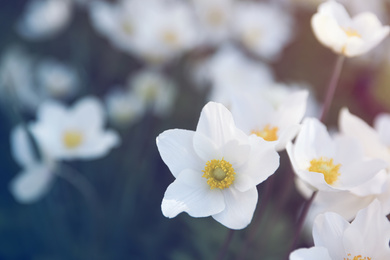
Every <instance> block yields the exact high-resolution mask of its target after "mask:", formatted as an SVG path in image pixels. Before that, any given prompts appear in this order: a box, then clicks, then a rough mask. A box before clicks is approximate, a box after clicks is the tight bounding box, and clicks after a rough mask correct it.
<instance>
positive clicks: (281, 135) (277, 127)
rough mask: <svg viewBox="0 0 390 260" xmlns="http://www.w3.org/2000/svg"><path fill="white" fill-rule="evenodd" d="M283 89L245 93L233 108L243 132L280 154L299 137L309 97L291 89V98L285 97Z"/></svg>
mask: <svg viewBox="0 0 390 260" xmlns="http://www.w3.org/2000/svg"><path fill="white" fill-rule="evenodd" d="M280 88H281V89H282V90H285V87H284V86H281V85H274V86H270V87H267V88H265V89H262V90H260V91H258V92H246V93H242V94H241V95H237V96H236V98H235V99H234V101H233V103H232V106H231V111H232V114H233V117H234V119H235V122H236V124H237V126H238V127H239V128H240V129H241V130H243V131H244V132H245V133H246V134H248V135H249V134H252V135H255V136H258V137H260V138H263V139H264V140H266V141H269V142H272V143H274V144H275V147H276V150H277V151H282V150H284V149H285V147H286V145H287V143H288V142H290V141H291V140H292V139H293V138H294V137H295V136H296V135H297V134H298V132H299V129H300V122H301V120H302V118H303V116H304V114H305V111H306V100H307V97H308V91H307V90H292V89H289V91H288V93H289V95H284V94H281V93H280V91H282V90H281V89H280ZM286 91H287V90H286ZM259 92H260V93H259ZM273 92H276V93H274V95H273ZM282 96H283V97H282Z"/></svg>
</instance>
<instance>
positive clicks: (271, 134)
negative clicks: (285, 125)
mask: <svg viewBox="0 0 390 260" xmlns="http://www.w3.org/2000/svg"><path fill="white" fill-rule="evenodd" d="M278 130H279V128H277V127H272V128H271V126H270V125H266V126H265V127H264V128H263V130H252V132H251V134H255V135H257V136H259V137H261V138H263V139H264V140H266V141H276V140H278Z"/></svg>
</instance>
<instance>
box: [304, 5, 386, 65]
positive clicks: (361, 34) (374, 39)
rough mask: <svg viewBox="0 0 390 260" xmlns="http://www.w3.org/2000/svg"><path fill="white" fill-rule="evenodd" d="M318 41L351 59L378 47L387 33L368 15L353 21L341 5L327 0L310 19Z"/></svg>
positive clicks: (372, 16) (355, 18) (383, 27)
mask: <svg viewBox="0 0 390 260" xmlns="http://www.w3.org/2000/svg"><path fill="white" fill-rule="evenodd" d="M311 24H312V28H313V31H314V34H315V35H316V37H317V39H318V40H319V41H320V42H321V43H322V44H323V45H325V46H327V47H329V48H331V49H332V50H333V51H334V52H336V53H338V54H342V55H345V56H347V57H354V56H359V55H361V54H364V53H366V52H368V51H370V50H371V49H372V48H374V47H375V46H376V45H378V44H379V43H380V42H381V41H382V40H383V39H384V38H385V37H386V36H387V35H388V34H389V30H390V28H389V26H382V24H381V22H380V21H379V20H378V18H377V17H376V16H375V15H374V14H372V13H368V12H364V13H360V14H359V15H356V16H354V17H353V18H352V19H351V17H350V16H349V14H348V13H347V11H346V10H345V8H344V6H342V5H341V4H339V3H337V2H336V1H333V0H329V1H327V2H325V3H323V4H321V5H320V6H319V7H318V12H317V13H316V14H314V15H313V17H312V20H311Z"/></svg>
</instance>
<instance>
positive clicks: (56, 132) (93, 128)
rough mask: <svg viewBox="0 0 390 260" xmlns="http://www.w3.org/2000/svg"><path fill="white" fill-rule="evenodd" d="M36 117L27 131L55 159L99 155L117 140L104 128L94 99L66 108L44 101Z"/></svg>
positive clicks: (117, 139)
mask: <svg viewBox="0 0 390 260" xmlns="http://www.w3.org/2000/svg"><path fill="white" fill-rule="evenodd" d="M37 117H38V118H37V122H35V123H33V124H32V125H31V131H32V133H33V135H34V137H35V138H36V139H37V141H38V142H39V143H40V144H41V145H42V148H43V149H44V150H45V151H47V152H48V153H50V155H51V156H53V158H55V159H78V158H80V159H94V158H99V157H102V156H105V155H106V154H107V153H108V152H109V151H110V149H111V148H113V147H115V146H117V145H118V144H119V142H120V140H119V137H118V135H117V134H116V133H115V132H113V131H110V130H104V123H105V113H104V110H103V106H102V104H101V103H100V101H99V100H98V99H96V98H92V97H89V98H84V99H82V100H80V101H79V102H77V103H76V104H75V105H74V106H73V107H72V108H69V109H68V108H66V107H65V106H63V105H62V104H60V103H58V102H54V101H47V102H45V103H43V104H42V105H41V106H40V107H39V109H38V112H37Z"/></svg>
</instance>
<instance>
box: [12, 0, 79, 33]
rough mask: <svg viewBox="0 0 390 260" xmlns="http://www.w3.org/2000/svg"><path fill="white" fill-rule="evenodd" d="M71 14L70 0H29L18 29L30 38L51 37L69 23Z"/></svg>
mask: <svg viewBox="0 0 390 260" xmlns="http://www.w3.org/2000/svg"><path fill="white" fill-rule="evenodd" d="M71 15H72V1H71V0H31V1H30V2H29V3H28V5H27V9H26V12H25V13H24V16H23V17H22V19H21V21H20V22H19V24H18V31H19V33H20V34H21V35H22V36H23V37H25V38H27V39H32V40H39V39H45V38H48V37H52V36H54V35H55V34H57V33H58V32H60V31H61V30H62V29H63V28H64V27H65V26H66V25H67V24H68V23H69V21H70V18H71Z"/></svg>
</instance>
